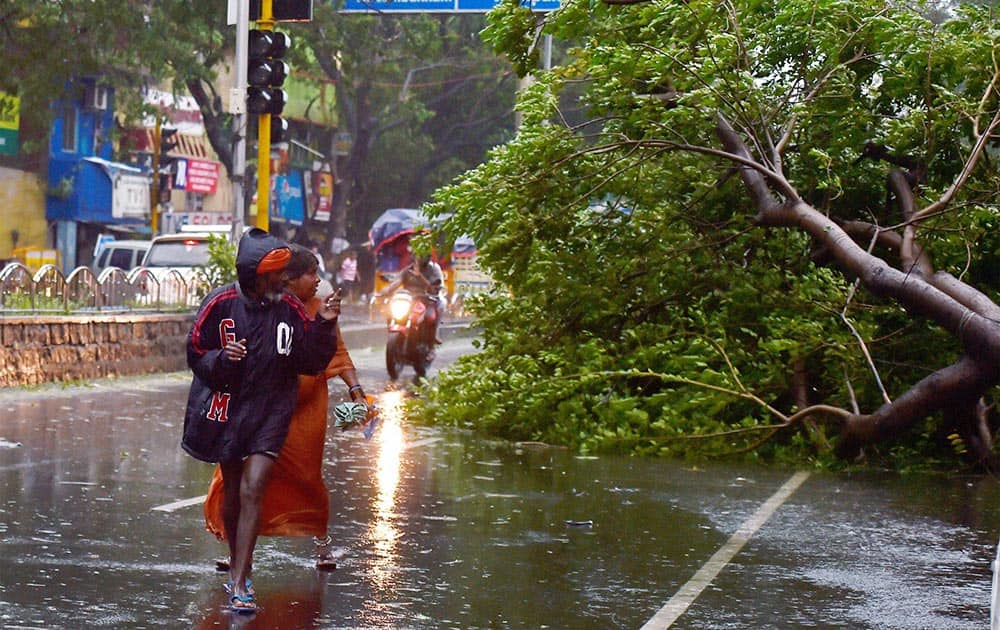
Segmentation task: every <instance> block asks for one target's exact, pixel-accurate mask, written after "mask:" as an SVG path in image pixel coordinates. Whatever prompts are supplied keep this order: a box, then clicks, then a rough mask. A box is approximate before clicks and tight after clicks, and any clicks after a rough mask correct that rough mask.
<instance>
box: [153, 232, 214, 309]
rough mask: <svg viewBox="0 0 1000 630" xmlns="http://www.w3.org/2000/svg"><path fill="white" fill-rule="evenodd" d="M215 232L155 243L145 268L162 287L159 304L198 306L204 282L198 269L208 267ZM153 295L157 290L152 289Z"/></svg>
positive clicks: (166, 236)
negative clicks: (199, 294) (200, 287)
mask: <svg viewBox="0 0 1000 630" xmlns="http://www.w3.org/2000/svg"><path fill="white" fill-rule="evenodd" d="M212 234H215V232H209V231H205V232H180V233H177V234H163V235H160V236H157V237H156V238H154V239H153V241H152V243H151V244H150V246H149V251H147V252H146V257H145V258H144V259H143V261H142V266H143V267H145V268H146V269H147V270H148V272H149V273H150V274H151V275H152V276H153V278H154V279H155V281H156V284H158V285H159V301H160V302H164V303H167V304H184V303H187V304H189V305H197V304H198V295H197V288H198V285H199V283H201V282H203V280H202V277H201V275H200V274H199V271H198V267H199V266H200V265H204V264H206V263H208V241H209V238H210V237H211V235H212ZM148 290H149V291H150V292H152V291H153V288H152V287H150V288H149V289H148Z"/></svg>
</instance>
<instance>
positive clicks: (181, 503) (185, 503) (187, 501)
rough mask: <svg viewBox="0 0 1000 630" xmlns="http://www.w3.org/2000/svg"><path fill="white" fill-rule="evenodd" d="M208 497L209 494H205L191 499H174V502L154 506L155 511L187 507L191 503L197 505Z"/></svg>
mask: <svg viewBox="0 0 1000 630" xmlns="http://www.w3.org/2000/svg"><path fill="white" fill-rule="evenodd" d="M206 498H208V495H207V494H203V495H201V496H200V497H191V498H190V499H181V500H180V501H174V502H173V503H167V504H166V505H157V506H156V507H155V508H153V511H155V512H173V511H175V510H179V509H181V508H186V507H188V506H190V505H197V504H199V503H204V502H205V499H206Z"/></svg>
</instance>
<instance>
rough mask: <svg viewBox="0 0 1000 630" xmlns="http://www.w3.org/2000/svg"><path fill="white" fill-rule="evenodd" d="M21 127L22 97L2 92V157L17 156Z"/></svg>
mask: <svg viewBox="0 0 1000 630" xmlns="http://www.w3.org/2000/svg"><path fill="white" fill-rule="evenodd" d="M20 126H21V97H19V96H15V95H14V94H7V93H6V92H0V155H17V132H18V128H19V127H20Z"/></svg>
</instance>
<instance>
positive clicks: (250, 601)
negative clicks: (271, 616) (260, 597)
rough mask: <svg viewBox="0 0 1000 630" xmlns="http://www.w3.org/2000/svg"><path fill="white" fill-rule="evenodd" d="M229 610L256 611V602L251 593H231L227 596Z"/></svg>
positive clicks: (240, 611)
mask: <svg viewBox="0 0 1000 630" xmlns="http://www.w3.org/2000/svg"><path fill="white" fill-rule="evenodd" d="M229 610H231V611H233V612H238V613H255V612H257V602H256V601H254V598H253V595H233V596H232V597H230V598H229Z"/></svg>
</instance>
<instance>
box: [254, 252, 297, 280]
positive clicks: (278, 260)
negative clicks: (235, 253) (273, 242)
mask: <svg viewBox="0 0 1000 630" xmlns="http://www.w3.org/2000/svg"><path fill="white" fill-rule="evenodd" d="M291 259H292V250H290V249H288V248H287V247H281V248H279V249H272V250H271V251H269V252H267V255H266V256H264V257H263V258H261V259H260V262H259V263H257V275H258V276H262V275H264V274H265V273H271V272H272V271H281V270H282V269H284V268H285V267H287V266H288V261H289V260H291Z"/></svg>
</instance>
